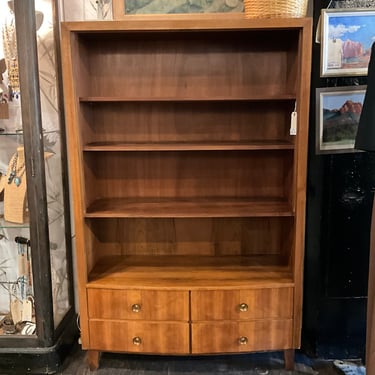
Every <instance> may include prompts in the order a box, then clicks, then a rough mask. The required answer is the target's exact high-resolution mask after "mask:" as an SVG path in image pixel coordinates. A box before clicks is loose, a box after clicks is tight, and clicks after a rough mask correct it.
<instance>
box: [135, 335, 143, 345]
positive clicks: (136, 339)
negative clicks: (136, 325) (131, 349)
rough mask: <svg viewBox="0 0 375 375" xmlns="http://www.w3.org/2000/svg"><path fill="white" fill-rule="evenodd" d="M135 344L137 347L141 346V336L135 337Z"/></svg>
mask: <svg viewBox="0 0 375 375" xmlns="http://www.w3.org/2000/svg"><path fill="white" fill-rule="evenodd" d="M133 344H134V345H137V346H139V345H141V344H142V339H141V338H140V337H139V336H136V337H133Z"/></svg>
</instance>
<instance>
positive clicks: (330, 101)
mask: <svg viewBox="0 0 375 375" xmlns="http://www.w3.org/2000/svg"><path fill="white" fill-rule="evenodd" d="M364 97H365V92H363V93H358V92H356V93H351V94H350V93H347V92H346V93H342V94H339V93H334V94H332V95H331V94H329V95H327V94H326V95H324V96H323V108H325V109H340V108H341V107H342V105H343V104H344V103H345V102H346V101H347V100H352V101H353V102H354V103H363V99H364Z"/></svg>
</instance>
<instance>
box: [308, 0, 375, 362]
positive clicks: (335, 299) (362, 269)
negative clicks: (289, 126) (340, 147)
mask: <svg viewBox="0 0 375 375" xmlns="http://www.w3.org/2000/svg"><path fill="white" fill-rule="evenodd" d="M328 5H329V1H314V32H313V34H314V40H313V61H312V76H311V78H312V81H311V82H312V85H311V110H310V131H309V162H308V181H307V189H308V191H307V224H306V249H305V274H304V275H305V284H304V311H303V314H304V321H303V331H302V336H303V346H302V349H303V350H304V351H305V352H307V353H308V354H310V355H313V356H319V357H323V358H331V359H332V358H333V359H335V358H341V359H343V358H364V356H365V331H366V302H367V298H366V296H367V278H368V255H369V234H370V222H371V211H372V200H373V189H374V187H375V157H374V155H372V154H370V153H367V152H354V153H346V154H337V153H336V154H316V152H315V129H316V126H315V124H316V118H315V110H316V103H315V92H316V88H320V87H335V86H352V85H362V84H364V85H365V84H367V77H334V78H321V77H320V47H321V46H320V44H317V43H315V33H316V27H317V23H318V18H319V15H320V11H321V9H322V8H326V7H327V6H328Z"/></svg>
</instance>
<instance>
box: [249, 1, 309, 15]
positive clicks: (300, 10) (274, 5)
mask: <svg viewBox="0 0 375 375" xmlns="http://www.w3.org/2000/svg"><path fill="white" fill-rule="evenodd" d="M243 1H244V6H245V17H246V18H272V17H305V16H306V12H307V3H308V0H243Z"/></svg>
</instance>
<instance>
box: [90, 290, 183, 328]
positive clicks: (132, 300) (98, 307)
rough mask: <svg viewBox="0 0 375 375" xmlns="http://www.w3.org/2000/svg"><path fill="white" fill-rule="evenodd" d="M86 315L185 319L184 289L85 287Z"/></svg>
mask: <svg viewBox="0 0 375 375" xmlns="http://www.w3.org/2000/svg"><path fill="white" fill-rule="evenodd" d="M87 295H88V311H89V318H96V319H131V320H183V321H188V320H189V294H188V292H184V291H157V290H114V289H88V290H87Z"/></svg>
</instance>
